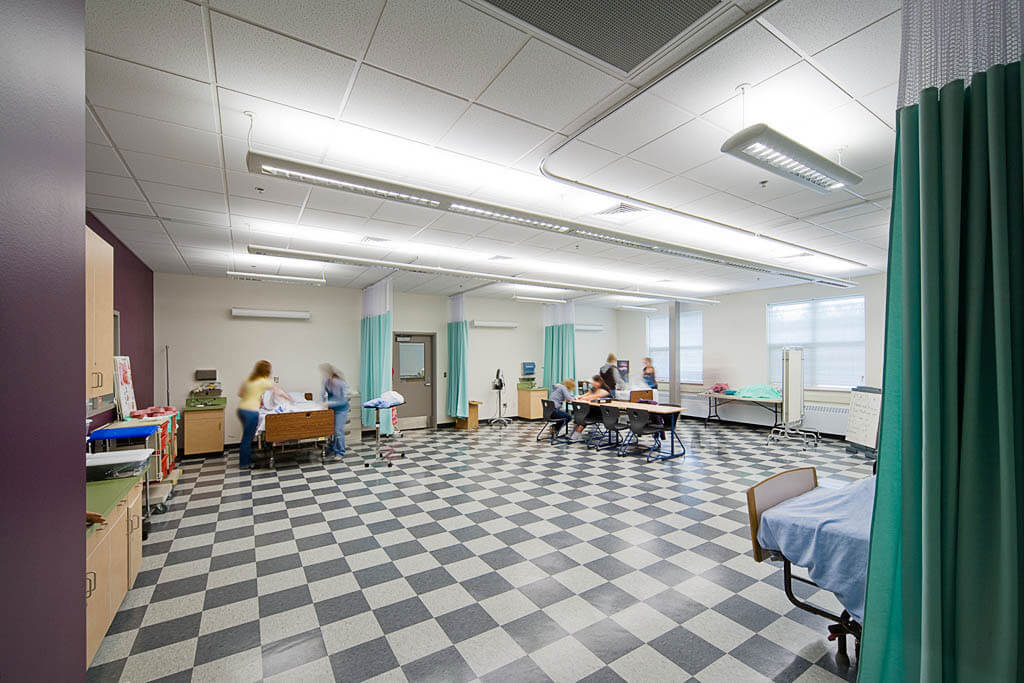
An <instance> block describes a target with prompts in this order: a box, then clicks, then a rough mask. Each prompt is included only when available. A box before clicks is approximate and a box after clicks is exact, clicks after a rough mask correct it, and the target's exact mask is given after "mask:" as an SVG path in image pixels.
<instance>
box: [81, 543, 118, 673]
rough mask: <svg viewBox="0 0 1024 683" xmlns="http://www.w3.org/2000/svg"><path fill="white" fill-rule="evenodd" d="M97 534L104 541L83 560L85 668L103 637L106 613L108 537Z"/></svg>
mask: <svg viewBox="0 0 1024 683" xmlns="http://www.w3.org/2000/svg"><path fill="white" fill-rule="evenodd" d="M108 532H109V529H108V530H106V531H104V530H97V531H95V532H93V533H94V534H98V533H103V534H104V538H103V539H101V540H100V541H99V543H98V544H97V545H96V546H94V547H93V550H92V552H91V553H89V555H88V557H86V558H85V643H86V647H85V665H86V667H88V666H89V663H90V662H92V659H93V657H95V656H96V651H97V650H99V649H100V643H102V642H103V636H105V635H106V634H107V627H108V626H110V619H111V616H112V613H111V611H110V534H109V533H108Z"/></svg>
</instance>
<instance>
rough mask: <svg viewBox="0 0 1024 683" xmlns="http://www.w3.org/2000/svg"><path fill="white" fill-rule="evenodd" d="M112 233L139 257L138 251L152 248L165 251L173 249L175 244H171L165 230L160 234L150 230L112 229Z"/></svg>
mask: <svg viewBox="0 0 1024 683" xmlns="http://www.w3.org/2000/svg"><path fill="white" fill-rule="evenodd" d="M110 232H112V233H114V234H115V235H117V239H119V240H121V241H122V242H124V243H125V245H127V246H128V248H130V249H131V250H132V251H134V252H135V253H136V255H138V249H139V248H140V247H142V248H149V247H151V246H155V247H163V248H165V249H168V250H170V249H173V248H174V244H173V243H172V242H171V238H170V237H168V236H167V233H166V232H164V231H163V230H160V231H159V232H156V231H148V230H128V229H125V228H111V229H110Z"/></svg>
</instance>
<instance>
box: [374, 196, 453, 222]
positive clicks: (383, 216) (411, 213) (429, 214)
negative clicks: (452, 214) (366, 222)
mask: <svg viewBox="0 0 1024 683" xmlns="http://www.w3.org/2000/svg"><path fill="white" fill-rule="evenodd" d="M440 215H441V212H440V211H437V210H436V209H428V208H427V207H425V206H415V205H413V204H403V203H401V202H384V203H383V204H382V205H381V206H380V208H378V209H377V211H376V213H374V214H373V217H374V218H376V219H379V220H384V221H392V222H394V223H405V224H406V225H413V226H416V227H420V228H421V227H423V226H425V225H427V224H428V223H431V222H432V221H434V220H435V219H436V218H437V217H438V216H440Z"/></svg>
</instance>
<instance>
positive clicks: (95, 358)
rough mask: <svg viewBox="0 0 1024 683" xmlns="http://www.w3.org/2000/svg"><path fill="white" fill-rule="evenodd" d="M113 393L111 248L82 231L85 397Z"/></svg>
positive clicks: (92, 233) (112, 271)
mask: <svg viewBox="0 0 1024 683" xmlns="http://www.w3.org/2000/svg"><path fill="white" fill-rule="evenodd" d="M113 391H114V248H113V247H112V246H110V245H109V244H107V242H106V241H105V240H104V239H103V238H102V237H100V236H99V235H97V234H96V233H94V232H93V231H92V230H90V229H88V228H86V229H85V397H86V398H95V397H96V396H105V395H107V394H110V393H113Z"/></svg>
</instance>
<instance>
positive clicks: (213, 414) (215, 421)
mask: <svg viewBox="0 0 1024 683" xmlns="http://www.w3.org/2000/svg"><path fill="white" fill-rule="evenodd" d="M223 452H224V411H223V410H186V411H185V455H195V454H197V453H223Z"/></svg>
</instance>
